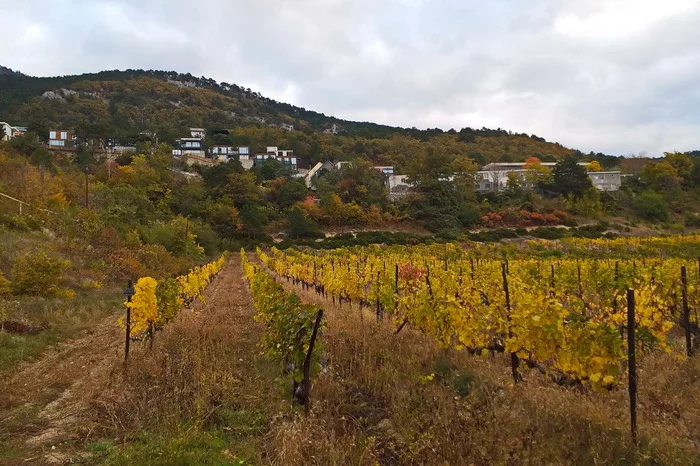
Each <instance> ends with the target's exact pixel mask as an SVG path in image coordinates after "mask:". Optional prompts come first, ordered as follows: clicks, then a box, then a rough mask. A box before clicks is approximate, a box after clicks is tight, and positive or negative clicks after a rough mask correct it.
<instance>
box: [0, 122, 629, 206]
mask: <svg viewBox="0 0 700 466" xmlns="http://www.w3.org/2000/svg"><path fill="white" fill-rule="evenodd" d="M26 132H27V128H26V127H22V126H13V125H11V124H9V123H5V122H0V135H1V136H2V137H1V138H0V140H3V141H6V140H9V139H12V138H14V137H17V136H21V135H23V134H25V133H26ZM221 133H222V134H223V133H226V134H228V132H227V131H221ZM143 134H144V136H146V137H149V138H153V137H154V135H153V134H151V133H148V132H146V133H143ZM205 140H206V130H205V129H204V128H190V130H189V136H188V137H182V138H179V139H177V140H176V141H175V147H174V149H173V151H172V154H173V156H174V157H176V158H178V159H180V160H182V161H183V162H184V163H186V164H187V165H189V166H194V165H201V166H214V165H217V164H220V163H225V162H228V161H230V160H237V161H239V162H240V163H241V165H242V166H243V168H244V169H245V170H250V169H252V168H253V167H255V166H256V165H262V164H263V163H265V162H266V161H267V160H276V161H278V162H280V163H281V164H283V165H284V166H285V167H287V168H288V169H289V172H290V174H291V176H292V177H293V178H303V179H304V181H305V183H306V186H307V187H308V188H313V179H314V178H315V177H318V176H320V175H322V174H323V173H324V172H327V171H330V170H339V169H341V168H342V167H343V166H344V165H348V164H351V162H347V161H341V162H332V161H326V162H318V163H317V164H316V165H314V166H313V167H310V168H300V167H299V166H298V161H297V160H298V159H297V157H296V156H295V155H294V151H292V150H286V149H280V148H278V147H276V146H268V147H266V150H265V152H256V153H255V154H253V153H251V151H250V147H248V146H238V147H233V146H229V145H222V144H216V145H212V146H210V147H209V148H207V146H206V144H205ZM79 144H80V141H79V140H78V138H76V137H75V134H74V131H71V130H61V129H56V130H51V131H49V134H48V144H47V148H48V149H50V150H55V151H69V152H71V151H75V150H76V147H77V146H78V145H79ZM100 147H101V149H102V151H103V152H104V153H106V154H107V155H116V154H122V153H126V152H135V151H136V146H135V145H133V144H123V143H121V142H120V141H118V140H117V139H116V138H115V139H108V140H106V141H100ZM541 165H542V166H543V167H548V168H553V167H554V166H555V165H556V163H551V162H549V163H548V162H543V163H541ZM579 165H581V166H587V165H588V164H587V163H585V162H582V163H580V164H579ZM374 168H376V169H377V170H379V171H380V172H381V173H383V174H384V176H385V180H386V184H387V188H388V191H389V197H390V199H392V200H397V199H400V198H401V197H403V196H405V195H406V194H408V193H409V192H410V191H411V189H412V185H411V183H410V182H409V180H408V176H407V175H402V174H398V173H396V172H395V170H394V167H391V166H376V167H374ZM530 172H531V170H529V169H528V168H525V167H524V164H523V163H522V162H513V163H511V162H509V163H501V162H496V163H489V164H487V165H485V166H483V167H481V169H480V170H479V171H478V172H477V173H476V183H477V185H476V190H477V192H478V193H480V194H486V193H489V192H499V191H503V190H505V189H506V188H507V186H508V180H509V177H512V176H513V175H515V176H517V177H518V178H519V179H520V180H521V185H522V186H523V187H524V188H534V186H533V185H532V183H530V182H528V176H527V175H528V173H530ZM588 176H589V177H590V179H591V182H592V183H593V186H594V187H595V188H597V189H598V190H600V191H607V192H614V191H618V190H619V189H620V187H621V185H622V176H623V175H622V174H621V172H620V171H588Z"/></svg>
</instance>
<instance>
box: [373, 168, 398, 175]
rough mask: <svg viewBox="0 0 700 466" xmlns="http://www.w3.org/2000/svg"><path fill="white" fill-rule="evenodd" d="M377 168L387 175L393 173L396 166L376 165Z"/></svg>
mask: <svg viewBox="0 0 700 466" xmlns="http://www.w3.org/2000/svg"><path fill="white" fill-rule="evenodd" d="M374 168H375V169H376V170H379V171H380V172H382V173H384V174H385V175H393V174H394V167H374Z"/></svg>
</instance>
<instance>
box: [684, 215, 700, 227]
mask: <svg viewBox="0 0 700 466" xmlns="http://www.w3.org/2000/svg"><path fill="white" fill-rule="evenodd" d="M685 225H686V226H687V227H690V228H700V215H698V214H688V215H686V216H685Z"/></svg>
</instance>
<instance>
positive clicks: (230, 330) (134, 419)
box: [95, 263, 288, 462]
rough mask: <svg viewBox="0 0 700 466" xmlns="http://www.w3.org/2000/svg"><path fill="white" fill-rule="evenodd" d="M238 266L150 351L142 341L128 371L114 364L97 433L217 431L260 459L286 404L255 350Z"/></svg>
mask: <svg viewBox="0 0 700 466" xmlns="http://www.w3.org/2000/svg"><path fill="white" fill-rule="evenodd" d="M238 267H239V264H237V263H236V264H235V265H232V264H228V265H227V267H226V268H225V269H224V271H223V272H222V277H220V278H218V279H217V280H216V281H215V282H214V283H213V284H212V285H211V287H210V290H209V291H208V293H207V302H206V303H202V304H201V305H199V306H198V307H197V309H196V310H194V311H186V312H184V313H181V314H180V315H179V316H178V318H177V319H176V320H175V322H173V323H171V324H169V325H168V326H166V328H165V330H164V331H163V332H162V333H159V334H157V335H156V340H155V344H154V346H153V349H152V350H151V349H150V348H149V344H148V343H141V344H138V345H137V347H136V350H135V351H134V353H133V354H132V355H131V356H130V361H129V366H128V370H126V371H125V372H123V371H122V366H121V363H115V366H114V373H115V379H114V381H113V383H112V385H111V386H110V387H109V389H108V390H106V391H104V392H102V393H100V394H99V395H98V396H97V397H96V398H97V400H98V401H97V402H96V403H95V405H96V407H97V409H98V412H99V418H100V420H101V428H100V429H99V435H100V436H103V437H106V438H118V443H119V444H125V443H127V442H130V441H132V440H134V439H136V438H138V437H139V435H141V434H142V433H143V432H144V431H146V432H148V433H149V435H151V436H155V437H158V438H178V437H182V436H184V437H187V436H190V435H191V436H195V435H198V434H199V433H201V432H205V431H214V432H218V433H220V434H222V435H225V436H226V438H227V441H229V442H230V443H231V444H232V445H233V448H235V449H236V450H237V451H238V453H237V454H238V455H240V456H242V457H245V458H247V459H248V460H249V461H255V462H261V461H262V456H263V455H264V448H263V446H262V445H260V444H259V442H258V439H259V438H261V437H262V434H263V433H264V432H266V431H267V430H268V426H267V424H268V422H269V419H271V418H272V417H273V416H274V415H275V414H277V413H280V412H284V411H285V410H286V406H287V405H288V403H285V402H284V401H283V400H282V398H281V396H280V389H279V387H278V386H277V385H276V384H275V381H274V370H273V369H272V368H271V366H270V364H269V363H268V362H267V361H265V360H264V358H262V357H260V355H259V354H258V346H257V345H258V342H259V339H260V331H261V329H260V328H259V326H258V325H257V324H256V323H255V322H254V321H253V319H252V316H253V313H252V309H251V304H250V302H249V299H248V295H247V293H246V292H245V289H244V286H245V285H244V284H243V283H242V281H241V279H240V272H239V271H238V269H237V268H238ZM232 285H233V286H232ZM232 297H233V298H232Z"/></svg>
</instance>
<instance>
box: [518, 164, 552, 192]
mask: <svg viewBox="0 0 700 466" xmlns="http://www.w3.org/2000/svg"><path fill="white" fill-rule="evenodd" d="M523 170H527V172H526V173H525V183H526V184H527V185H528V186H530V187H534V186H540V185H542V184H547V183H548V182H549V181H550V178H551V176H552V170H550V169H549V168H548V167H545V166H544V165H542V161H541V160H540V159H538V158H537V157H528V158H527V159H525V163H524V164H523Z"/></svg>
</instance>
